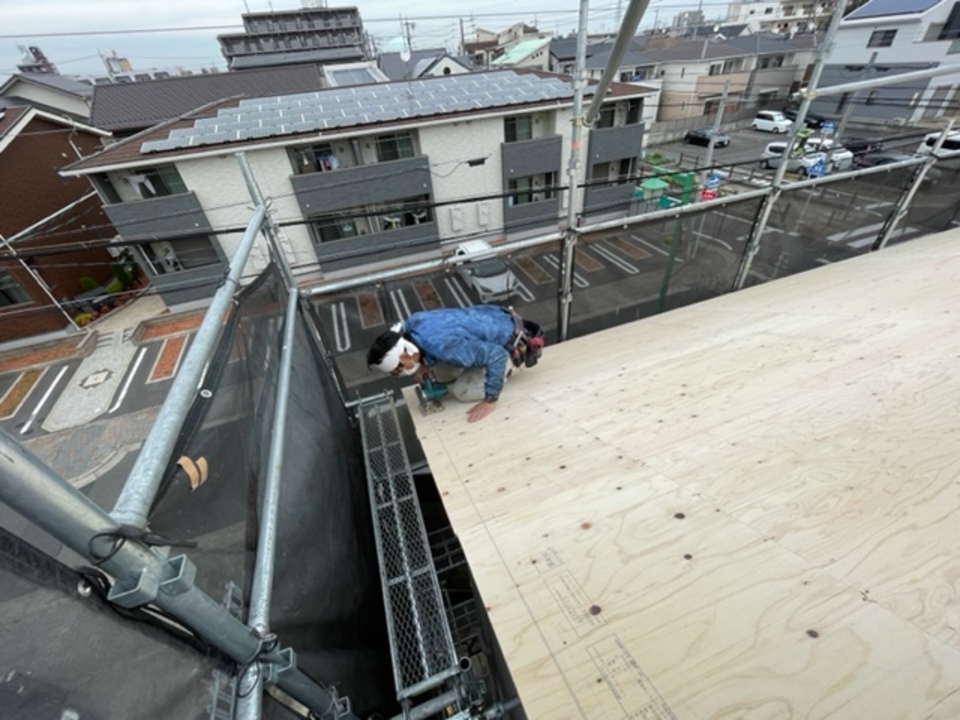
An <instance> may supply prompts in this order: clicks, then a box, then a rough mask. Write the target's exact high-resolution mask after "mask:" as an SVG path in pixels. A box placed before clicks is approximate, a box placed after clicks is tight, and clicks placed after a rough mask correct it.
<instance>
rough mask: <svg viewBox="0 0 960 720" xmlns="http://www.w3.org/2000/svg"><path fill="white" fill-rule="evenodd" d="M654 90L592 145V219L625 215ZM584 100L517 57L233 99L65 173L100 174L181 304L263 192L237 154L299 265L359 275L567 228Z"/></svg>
mask: <svg viewBox="0 0 960 720" xmlns="http://www.w3.org/2000/svg"><path fill="white" fill-rule="evenodd" d="M589 94H590V91H589V89H588V90H587V95H588V97H589ZM655 97H656V90H655V89H652V88H646V87H643V86H641V85H636V84H630V85H626V84H620V83H615V84H614V85H613V86H612V88H611V90H610V92H609V93H608V98H607V100H606V101H605V102H604V104H603V112H602V116H603V121H602V122H600V123H598V124H597V125H598V126H597V127H595V128H594V129H592V130H590V131H589V134H588V136H587V137H586V138H585V139H584V141H583V142H582V143H581V148H582V149H581V153H582V156H581V157H582V163H581V168H580V173H581V175H580V178H579V182H578V185H581V186H582V184H583V180H584V179H585V178H590V179H591V180H592V181H593V182H592V183H591V186H590V188H589V190H588V191H587V192H586V193H585V194H584V197H583V212H584V214H611V213H617V212H621V213H626V212H627V210H628V208H629V198H630V194H631V192H632V190H633V182H632V177H633V175H634V173H635V168H636V165H635V164H636V160H637V158H638V157H639V155H640V154H641V148H642V125H641V124H640V121H641V118H642V117H643V108H644V104H645V102H647V101H648V100H649V99H650V98H655ZM572 101H573V91H572V89H571V86H570V83H569V81H568V80H567V79H564V78H561V77H558V76H554V75H548V74H545V73H536V72H530V71H522V70H515V69H510V70H500V71H489V72H482V73H472V74H464V75H449V76H443V77H436V78H423V79H419V80H413V81H401V82H393V83H382V84H378V85H368V86H358V87H353V88H328V89H324V90H320V91H317V92H313V93H304V94H296V95H286V96H275V97H264V98H249V99H244V100H237V99H233V100H228V101H224V102H223V103H220V104H219V105H216V106H212V107H205V108H203V109H201V110H198V111H197V112H195V113H193V114H190V115H188V116H185V117H184V118H182V119H178V120H175V121H172V122H169V123H166V124H163V125H160V126H157V127H155V128H153V129H151V130H148V131H145V132H144V133H141V134H140V135H138V136H136V137H134V138H128V139H126V140H123V141H121V142H119V143H116V144H115V145H113V146H111V147H109V148H106V149H105V150H103V151H102V152H100V153H98V154H96V155H94V156H92V157H89V158H87V159H85V160H83V161H81V162H78V163H75V164H74V165H72V166H71V167H69V168H67V169H66V170H65V174H67V175H83V176H87V177H89V178H90V180H91V181H92V182H93V184H94V186H95V187H96V188H97V190H98V192H99V193H100V195H101V197H102V199H103V200H104V203H105V211H106V213H107V215H108V216H109V217H110V218H111V220H112V221H113V222H114V224H115V225H116V227H117V229H118V231H119V233H120V234H121V236H122V237H123V238H124V239H126V240H132V241H140V243H139V245H138V248H139V250H138V252H139V253H140V261H141V263H142V264H143V265H144V267H145V268H146V270H147V272H148V274H149V275H151V278H152V281H153V283H154V285H155V286H156V287H157V288H159V289H160V291H161V292H164V293H165V296H166V297H167V299H168V302H180V301H183V300H184V298H185V297H187V298H192V297H195V296H196V295H197V294H198V293H199V294H203V293H204V292H207V293H209V292H210V291H211V290H210V288H209V281H210V279H211V278H215V277H218V276H219V275H220V274H222V271H223V266H224V263H225V261H226V259H227V258H229V257H231V256H232V254H233V251H234V249H235V247H236V245H237V244H238V242H239V240H240V233H239V232H238V228H239V229H240V230H242V226H243V225H244V224H245V222H246V219H247V218H248V215H249V202H250V198H249V194H248V190H247V187H246V185H245V182H244V179H243V177H242V174H241V170H240V167H239V164H238V162H237V159H236V157H235V153H237V152H239V151H243V152H244V154H245V156H246V158H247V160H248V162H249V165H250V167H251V168H252V170H253V172H254V174H255V175H256V178H257V182H258V183H259V185H260V187H261V190H262V192H263V193H264V194H265V195H266V196H268V197H269V198H270V199H271V205H272V210H273V214H274V219H275V220H276V221H277V223H278V224H279V225H280V226H281V228H282V243H283V246H284V250H285V252H286V253H287V254H288V259H289V260H290V262H291V265H293V266H294V268H295V269H296V271H297V272H299V273H305V274H306V273H315V272H318V271H319V272H322V273H324V274H329V273H331V272H356V271H357V269H358V268H370V267H373V266H383V265H385V264H390V263H392V262H397V261H399V260H400V259H407V260H409V259H411V257H413V256H423V257H436V256H437V255H439V254H441V253H443V251H444V246H446V245H450V244H452V243H455V242H456V241H458V240H459V239H462V238H464V237H467V236H469V237H484V238H487V239H489V240H491V241H493V242H496V241H497V240H502V239H506V238H516V237H522V236H524V235H525V234H536V233H540V232H544V231H548V230H552V229H555V228H556V226H557V224H558V221H559V220H560V218H561V217H562V215H563V213H565V208H566V202H567V198H566V195H565V192H563V191H562V186H565V184H566V179H565V176H564V175H563V172H562V171H563V168H565V167H566V161H567V158H568V157H569V152H570V145H571V143H570V132H571V130H570V128H571V122H570V119H571V106H572ZM582 191H583V188H582V187H578V189H577V192H578V193H580V192H582ZM264 257H265V256H264V255H262V254H261V255H260V256H259V257H258V256H256V255H255V257H254V259H253V266H254V267H253V269H256V268H257V263H258V262H263V258H264Z"/></svg>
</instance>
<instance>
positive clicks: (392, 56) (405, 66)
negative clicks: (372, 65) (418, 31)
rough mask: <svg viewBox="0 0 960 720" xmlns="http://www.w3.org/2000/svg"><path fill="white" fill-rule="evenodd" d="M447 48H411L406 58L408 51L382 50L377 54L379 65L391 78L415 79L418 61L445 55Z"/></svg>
mask: <svg viewBox="0 0 960 720" xmlns="http://www.w3.org/2000/svg"><path fill="white" fill-rule="evenodd" d="M446 52H447V50H446V48H442V47H441V48H425V49H423V50H416V49H415V50H411V51H410V54H409V57H407V58H406V59H404V57H405V56H406V53H399V52H382V53H380V54H379V55H377V67H379V68H380V70H381V71H382V72H383V74H384V75H386V76H387V77H388V78H390V79H391V80H413V79H415V78H414V75H413V71H414V69H415V68H416V67H417V63H419V62H420V61H421V60H425V59H431V60H432V59H434V58H436V57H438V56H440V55H445V54H446Z"/></svg>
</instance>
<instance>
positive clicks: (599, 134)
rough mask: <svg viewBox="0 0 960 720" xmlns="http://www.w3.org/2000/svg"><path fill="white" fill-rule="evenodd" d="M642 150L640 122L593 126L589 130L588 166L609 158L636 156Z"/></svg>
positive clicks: (606, 160)
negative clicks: (601, 126)
mask: <svg viewBox="0 0 960 720" xmlns="http://www.w3.org/2000/svg"><path fill="white" fill-rule="evenodd" d="M642 152H643V126H642V125H640V124H637V125H623V126H621V127H611V128H594V129H593V130H591V131H590V152H589V154H588V155H587V157H588V158H589V160H588V164H589V165H590V166H593V165H596V164H597V163H604V162H610V161H611V160H622V159H624V158H637V157H640V155H641V154H642Z"/></svg>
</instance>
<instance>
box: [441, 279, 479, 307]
mask: <svg viewBox="0 0 960 720" xmlns="http://www.w3.org/2000/svg"><path fill="white" fill-rule="evenodd" d="M443 281H444V282H445V283H446V284H447V289H448V290H450V294H451V295H453V299H454V300H456V301H457V305H459V306H460V307H466V306H467V305H473V303H472V302H470V298H469V297H468V296H467V292H466V290H464V289H463V288H462V287H460V283H458V282H457V279H456V278H452V277H448V278H444V279H443Z"/></svg>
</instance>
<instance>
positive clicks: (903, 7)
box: [844, 0, 941, 20]
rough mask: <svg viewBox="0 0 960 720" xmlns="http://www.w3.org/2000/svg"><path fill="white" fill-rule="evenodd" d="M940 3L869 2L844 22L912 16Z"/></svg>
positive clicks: (915, 0)
mask: <svg viewBox="0 0 960 720" xmlns="http://www.w3.org/2000/svg"><path fill="white" fill-rule="evenodd" d="M940 2H941V0H870V2H868V3H866V4H864V5H861V6H860V7H858V8H857V9H856V10H854V11H853V12H852V13H850V14H849V15H847V16H846V17H845V18H844V20H861V19H863V18H873V17H882V16H884V15H914V14H917V13H923V12H926V11H927V10H929V9H930V8H932V7H933V6H934V5H937V4H938V3H940Z"/></svg>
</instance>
